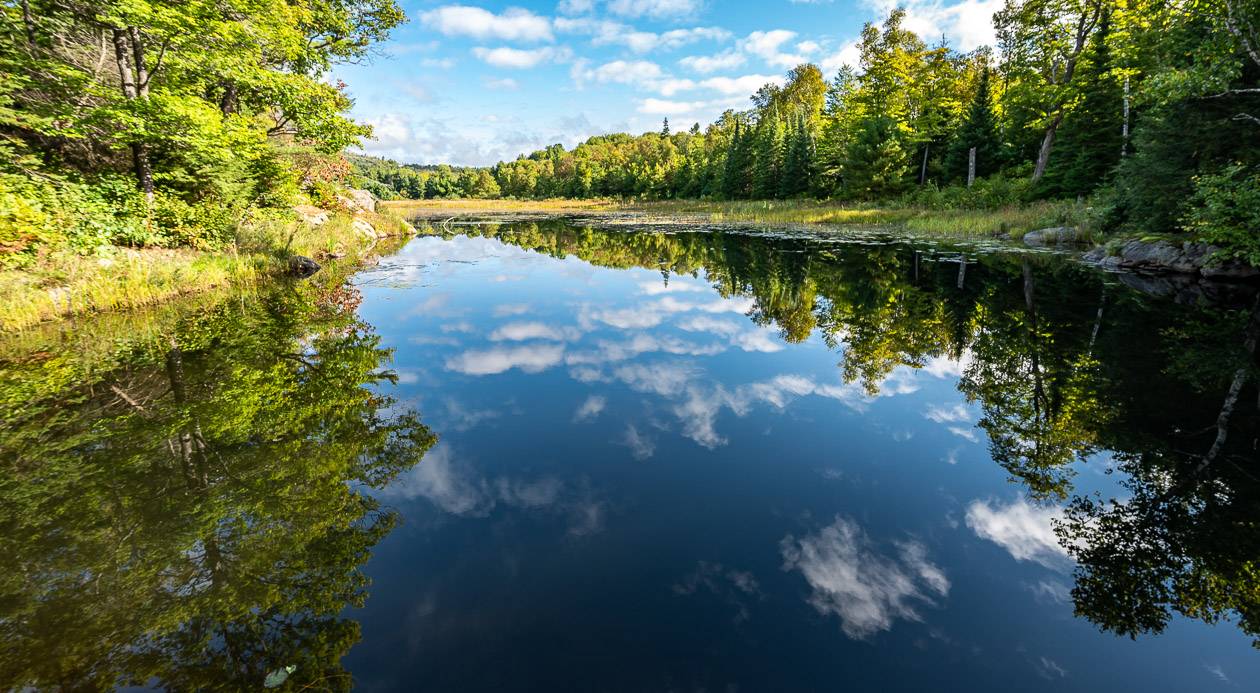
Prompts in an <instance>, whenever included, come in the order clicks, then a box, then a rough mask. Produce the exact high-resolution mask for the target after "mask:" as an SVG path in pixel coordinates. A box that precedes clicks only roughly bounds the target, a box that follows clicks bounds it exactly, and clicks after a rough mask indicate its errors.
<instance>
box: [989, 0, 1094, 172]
mask: <svg viewBox="0 0 1260 693" xmlns="http://www.w3.org/2000/svg"><path fill="white" fill-rule="evenodd" d="M1102 13H1103V0H1006V4H1005V5H1004V6H1003V8H1002V9H1001V10H1000V11H999V12H998V13H997V14H995V15H994V17H993V23H994V26H995V28H996V29H997V33H998V41H999V43H1000V45H1001V47H1002V51H1003V56H1002V57H1003V61H1004V69H1005V70H1006V71H1007V79H1008V80H1009V81H1010V87H1009V88H1008V93H1009V94H1010V95H1011V96H1012V98H1014V99H1015V100H1016V101H1017V102H1018V103H1019V107H1020V108H1025V109H1029V110H1031V111H1032V112H1033V114H1034V115H1035V116H1036V120H1035V121H1034V122H1035V123H1037V124H1039V125H1040V126H1041V127H1042V132H1043V134H1042V137H1041V145H1040V147H1039V148H1038V150H1037V160H1036V165H1035V166H1034V168H1033V174H1032V178H1033V181H1038V180H1040V179H1041V177H1042V176H1043V175H1045V173H1046V167H1047V166H1048V165H1049V163H1050V154H1051V152H1052V151H1053V148H1054V140H1055V136H1056V134H1057V133H1058V130H1059V126H1060V125H1062V123H1063V119H1064V117H1066V116H1067V114H1068V112H1069V111H1071V109H1072V107H1073V106H1074V105H1075V104H1076V102H1077V101H1078V99H1079V93H1080V86H1081V80H1079V79H1077V68H1078V67H1079V64H1080V60H1081V54H1082V53H1083V52H1084V50H1085V47H1086V45H1087V44H1088V42H1089V39H1090V37H1091V36H1093V34H1094V32H1095V31H1096V30H1097V28H1098V24H1099V21H1100V20H1101V18H1102Z"/></svg>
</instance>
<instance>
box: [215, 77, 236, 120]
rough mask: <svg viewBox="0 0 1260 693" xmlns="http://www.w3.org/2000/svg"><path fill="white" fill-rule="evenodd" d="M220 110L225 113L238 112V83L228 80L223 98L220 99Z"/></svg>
mask: <svg viewBox="0 0 1260 693" xmlns="http://www.w3.org/2000/svg"><path fill="white" fill-rule="evenodd" d="M219 110H220V111H222V112H223V115H232V114H233V113H236V83H235V82H228V83H227V85H226V86H225V87H224V88H223V98H222V99H219Z"/></svg>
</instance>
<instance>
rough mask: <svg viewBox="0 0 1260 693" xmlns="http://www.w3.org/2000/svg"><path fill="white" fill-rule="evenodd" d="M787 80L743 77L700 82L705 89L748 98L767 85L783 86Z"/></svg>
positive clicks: (779, 77) (766, 76) (774, 76)
mask: <svg viewBox="0 0 1260 693" xmlns="http://www.w3.org/2000/svg"><path fill="white" fill-rule="evenodd" d="M786 81H787V80H786V79H784V78H783V77H781V76H779V75H757V74H753V75H743V76H742V77H710V78H709V79H706V80H703V81H702V82H700V86H702V87H704V88H705V89H712V90H714V91H717V92H721V93H723V94H726V95H728V96H743V97H745V98H747V97H748V96H750V95H751V94H752V93H753V92H755V91H757V90H758V89H760V88H761V87H762V85H765V84H767V83H769V84H777V85H780V86H782V85H783V84H784V83H785V82H786Z"/></svg>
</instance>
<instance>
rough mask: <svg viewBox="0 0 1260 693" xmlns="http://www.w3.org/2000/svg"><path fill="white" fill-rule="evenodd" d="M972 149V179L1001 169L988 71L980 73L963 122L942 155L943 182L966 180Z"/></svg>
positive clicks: (999, 142) (999, 137) (998, 138)
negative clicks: (973, 168)
mask: <svg viewBox="0 0 1260 693" xmlns="http://www.w3.org/2000/svg"><path fill="white" fill-rule="evenodd" d="M972 147H975V148H976V177H978V178H983V177H984V176H988V175H992V174H994V173H996V172H997V171H998V169H1000V168H1001V165H1002V135H1001V132H1000V131H999V130H998V125H997V116H996V115H995V114H994V112H993V93H992V91H991V89H990V87H989V68H988V66H987V65H986V66H985V67H984V69H983V70H982V71H981V72H980V79H979V81H978V82H977V84H976V93H975V96H974V97H973V98H972V100H971V106H970V107H969V108H968V109H967V118H966V120H964V121H963V124H962V127H960V128H958V132H957V133H955V135H954V139H953V142H951V143H950V146H949V151H948V152H947V153H946V155H945V178H946V180H947V181H965V180H967V166H968V152H970V151H971V148H972Z"/></svg>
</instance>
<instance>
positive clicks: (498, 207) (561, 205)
mask: <svg viewBox="0 0 1260 693" xmlns="http://www.w3.org/2000/svg"><path fill="white" fill-rule="evenodd" d="M379 206H380V207H381V208H382V209H384V210H387V211H389V212H393V213H395V214H399V215H402V216H403V217H406V218H408V219H433V218H449V217H456V216H463V215H466V214H565V213H577V212H596V211H615V210H618V209H621V208H622V207H623V204H622V203H621V202H618V201H616V200H612V199H595V200H564V199H552V200H463V199H459V200H395V201H390V202H382V203H380V205H379Z"/></svg>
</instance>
